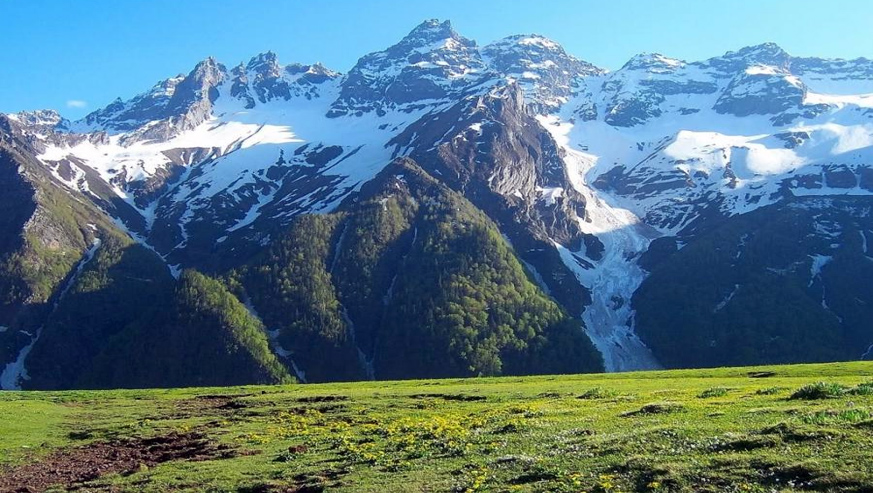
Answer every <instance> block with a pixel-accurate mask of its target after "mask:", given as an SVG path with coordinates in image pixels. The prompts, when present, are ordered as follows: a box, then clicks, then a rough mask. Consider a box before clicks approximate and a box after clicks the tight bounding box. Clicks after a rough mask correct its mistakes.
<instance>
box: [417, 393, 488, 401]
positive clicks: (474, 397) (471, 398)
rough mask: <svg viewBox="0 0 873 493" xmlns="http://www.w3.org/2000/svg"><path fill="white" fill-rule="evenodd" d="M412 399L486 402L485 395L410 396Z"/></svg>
mask: <svg viewBox="0 0 873 493" xmlns="http://www.w3.org/2000/svg"><path fill="white" fill-rule="evenodd" d="M409 397H410V398H412V399H442V400H444V401H461V402H473V401H484V400H485V399H486V398H485V396H484V395H466V394H412V395H410V396H409Z"/></svg>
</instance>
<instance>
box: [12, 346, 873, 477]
mask: <svg viewBox="0 0 873 493" xmlns="http://www.w3.org/2000/svg"><path fill="white" fill-rule="evenodd" d="M819 382H823V384H819V385H815V384H817V383H819ZM118 450H122V451H123V452H122V453H119V452H118ZM33 478H40V479H33ZM46 478H48V479H46ZM52 478H54V479H52ZM29 481H32V483H30V482H29ZM46 481H59V482H58V483H55V484H54V485H50V484H46ZM23 487H29V488H30V490H23V491H42V490H46V489H48V490H50V491H55V490H57V491H63V490H65V489H68V488H77V489H78V490H79V491H155V492H158V491H161V492H163V491H240V492H271V491H277V492H317V491H355V492H358V491H361V492H390V491H403V492H408V491H422V492H440V491H458V492H467V491H494V492H501V491H543V492H546V491H548V492H552V491H555V492H577V491H587V492H619V491H626V492H627V491H713V492H723V491H727V492H730V491H753V492H754V491H873V362H856V363H835V364H823V365H795V366H772V367H755V368H727V369H712V370H681V371H659V372H646V373H626V374H598V375H573V376H537V377H520V378H519V377H501V378H482V379H456V380H420V381H394V382H360V383H348V384H343V383H339V384H323V385H285V386H269V387H264V386H255V387H233V388H191V389H172V390H118V391H70V392H3V393H0V491H16V489H17V488H23Z"/></svg>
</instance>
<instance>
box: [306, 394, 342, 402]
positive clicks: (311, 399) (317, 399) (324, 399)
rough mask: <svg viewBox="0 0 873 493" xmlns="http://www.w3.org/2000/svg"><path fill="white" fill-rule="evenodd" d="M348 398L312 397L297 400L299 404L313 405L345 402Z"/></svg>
mask: <svg viewBox="0 0 873 493" xmlns="http://www.w3.org/2000/svg"><path fill="white" fill-rule="evenodd" d="M347 400H349V398H348V397H347V396H344V395H313V396H312V397H301V398H299V399H297V402H300V403H306V404H308V403H315V402H339V401H347Z"/></svg>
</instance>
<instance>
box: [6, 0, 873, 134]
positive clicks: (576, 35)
mask: <svg viewBox="0 0 873 493" xmlns="http://www.w3.org/2000/svg"><path fill="white" fill-rule="evenodd" d="M428 18H439V19H450V20H451V21H452V23H453V24H454V26H455V29H456V30H458V31H459V32H460V33H461V34H462V35H464V36H466V37H468V38H472V39H475V40H477V41H478V42H479V43H480V44H485V43H488V42H490V41H493V40H495V39H498V38H501V37H503V36H507V35H510V34H518V33H538V34H543V35H545V36H548V37H550V38H552V39H554V40H556V41H558V42H560V43H562V44H563V45H564V47H565V48H566V49H567V51H569V52H570V53H572V54H574V55H576V56H577V57H579V58H582V59H584V60H588V61H590V62H592V63H595V64H597V65H600V66H602V67H606V68H609V69H616V68H618V67H620V66H621V65H622V64H624V62H625V61H627V59H628V58H630V57H631V56H633V55H634V54H637V53H640V52H644V51H649V52H660V53H663V54H666V55H669V56H673V57H677V58H682V59H685V60H699V59H704V58H708V57H711V56H716V55H720V54H722V53H724V52H726V51H729V50H734V49H737V48H740V47H742V46H748V45H751V44H757V43H761V42H765V41H774V42H776V43H778V44H780V45H781V46H782V47H783V48H784V49H786V50H787V51H788V52H789V53H792V54H794V55H800V56H824V57H840V58H855V57H860V56H866V57H868V58H873V35H871V27H873V2H871V1H869V0H829V1H827V0H722V1H714V0H657V1H655V0H651V1H650V0H597V1H593V0H592V1H588V0H561V1H558V0H551V1H550V0H431V1H428V0H369V1H364V0H328V1H323V2H319V1H314V0H303V1H299V0H295V1H292V0H284V1H279V0H273V1H265V0H245V1H243V0H209V1H207V0H150V1H145V0H142V1H140V0H111V1H108V0H87V1H81V2H77V1H70V0H0V20H2V25H0V112H13V111H20V110H27V109H38V108H54V109H57V110H59V111H60V112H61V113H62V114H63V115H65V116H67V117H68V118H73V119H75V118H79V117H81V116H83V115H85V114H86V113H88V112H89V111H92V110H93V109H96V108H98V107H101V106H104V105H106V104H108V103H109V102H111V101H112V100H113V99H115V97H117V96H121V97H122V98H125V99H126V98H129V97H131V96H133V95H135V94H137V93H140V92H143V91H145V90H147V89H148V88H149V87H151V85H152V84H154V83H155V82H157V81H158V80H160V79H164V78H167V77H169V76H172V75H175V74H177V73H181V72H185V73H187V72H188V71H190V70H191V68H192V67H193V65H194V64H195V63H196V62H197V61H199V60H202V59H203V58H205V57H207V56H209V55H212V56H215V57H216V58H217V59H218V60H219V61H221V62H223V63H225V64H227V65H233V64H236V63H239V62H240V61H247V60H248V59H249V58H250V57H251V56H253V55H255V54H257V53H260V52H262V51H267V50H273V51H275V52H276V53H277V54H278V55H279V59H280V61H282V62H283V63H291V62H301V63H311V62H315V61H321V62H323V63H325V64H326V65H327V66H328V67H330V68H332V69H334V70H339V71H341V72H345V71H347V70H348V69H349V68H351V67H352V65H354V63H355V61H356V60H357V59H358V58H359V57H360V56H362V55H364V54H366V53H369V52H371V51H376V50H380V49H383V48H385V47H387V46H389V45H391V44H393V43H394V42H396V41H397V40H399V39H400V38H401V37H402V36H404V35H405V34H406V33H407V32H408V31H409V30H410V29H412V28H413V27H414V26H415V25H417V24H418V23H419V22H421V21H422V20H424V19H428ZM77 102H78V103H77Z"/></svg>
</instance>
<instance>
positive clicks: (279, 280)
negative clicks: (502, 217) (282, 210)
mask: <svg viewBox="0 0 873 493" xmlns="http://www.w3.org/2000/svg"><path fill="white" fill-rule="evenodd" d="M235 277H236V279H237V281H236V282H237V283H238V284H239V285H240V286H241V290H242V291H244V293H245V295H244V296H245V297H247V298H248V297H250V299H251V303H252V305H253V307H254V309H256V310H257V312H258V313H259V314H260V315H261V316H262V317H263V319H264V321H265V323H266V324H267V326H268V327H270V328H271V329H272V330H273V331H274V332H273V334H274V336H273V337H274V340H275V347H276V348H293V349H291V350H285V349H278V352H279V353H280V354H285V355H286V357H287V359H288V361H289V363H291V362H292V361H293V365H292V367H293V368H295V369H296V370H297V372H298V377H300V378H306V379H307V380H308V381H322V380H326V379H339V378H355V377H357V378H360V377H368V378H410V377H423V376H440V377H450V376H465V375H500V374H516V375H517V374H529V373H542V372H548V373H573V372H582V371H596V370H598V369H599V368H601V363H600V356H599V355H598V354H597V352H596V351H595V350H594V348H593V347H592V346H591V343H590V341H589V340H588V339H587V337H586V336H585V334H584V332H583V331H582V327H581V324H580V323H579V322H578V320H574V318H573V317H570V316H569V315H568V314H566V312H564V311H563V310H562V309H561V308H560V307H559V306H558V305H557V304H556V303H555V302H554V301H552V300H550V299H548V297H546V296H544V295H543V293H542V292H540V291H539V290H538V289H537V287H536V285H535V284H533V281H532V280H531V279H529V278H528V277H527V276H526V274H525V272H524V270H523V267H522V266H521V264H520V263H519V262H518V260H517V259H516V258H515V256H514V255H513V252H512V250H511V248H510V247H509V246H508V245H507V244H506V242H505V241H504V240H503V238H501V236H500V233H499V231H498V229H497V227H496V225H495V224H494V223H493V222H491V221H490V220H489V219H488V218H487V217H486V216H485V215H484V214H482V213H481V212H480V211H478V210H476V208H475V207H474V206H473V205H472V204H470V203H469V202H468V201H467V200H465V199H464V198H462V197H461V196H459V195H457V194H456V193H454V192H451V191H450V190H449V189H448V188H447V187H446V186H445V185H442V184H440V183H439V182H438V181H436V180H434V179H433V178H432V177H431V176H429V175H428V174H427V173H425V172H424V171H423V170H422V169H421V168H419V167H418V166H417V165H416V164H415V163H414V162H413V161H411V160H398V161H396V162H394V163H392V164H390V165H389V166H387V167H386V168H385V169H384V170H383V171H382V172H381V173H380V174H379V175H377V177H376V178H375V179H374V180H372V181H371V182H369V183H367V184H366V185H365V186H364V189H363V190H362V191H361V194H360V195H358V196H357V197H355V199H354V200H353V201H349V202H348V203H346V204H343V205H342V206H341V207H340V208H339V210H338V211H337V212H335V213H333V214H327V215H319V216H302V217H301V218H300V219H299V220H298V221H297V222H296V223H295V224H294V225H293V226H292V228H291V230H290V231H289V233H288V234H287V235H286V237H285V238H282V239H280V240H278V242H277V245H276V246H274V247H273V248H271V249H270V250H269V251H268V252H266V254H265V255H263V256H262V257H261V258H259V259H257V260H256V261H255V262H254V263H253V264H252V265H250V266H246V267H243V268H242V269H240V270H239V271H238V273H237V274H236V276H235ZM289 314H293V315H292V316H290V317H289ZM356 358H357V360H356ZM355 363H357V364H355Z"/></svg>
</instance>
